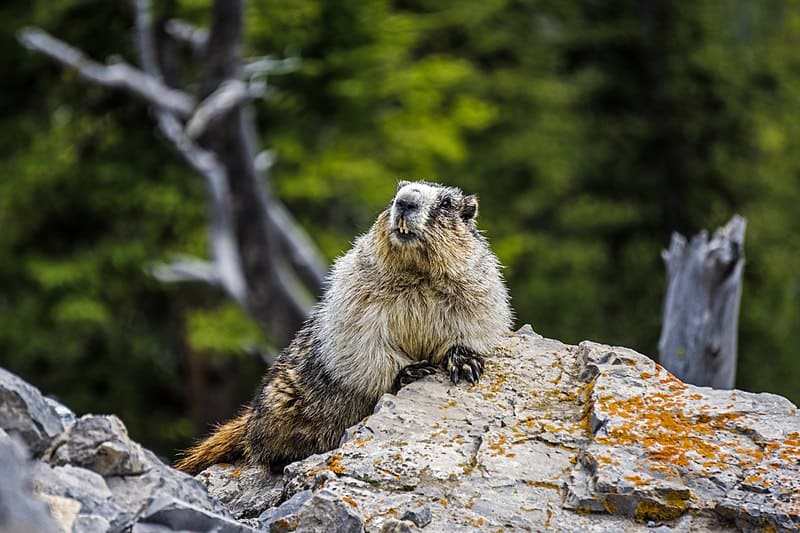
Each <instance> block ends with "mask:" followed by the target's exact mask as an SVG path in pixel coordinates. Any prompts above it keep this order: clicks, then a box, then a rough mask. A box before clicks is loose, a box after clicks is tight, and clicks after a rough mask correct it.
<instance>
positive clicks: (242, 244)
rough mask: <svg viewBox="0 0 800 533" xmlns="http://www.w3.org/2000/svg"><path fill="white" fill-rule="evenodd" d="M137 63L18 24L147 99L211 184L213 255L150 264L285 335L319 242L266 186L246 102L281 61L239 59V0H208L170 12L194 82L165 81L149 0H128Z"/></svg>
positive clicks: (29, 42)
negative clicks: (202, 25) (204, 17)
mask: <svg viewBox="0 0 800 533" xmlns="http://www.w3.org/2000/svg"><path fill="white" fill-rule="evenodd" d="M132 4H133V7H134V10H135V20H136V24H135V37H136V42H137V45H138V52H139V63H140V65H141V69H139V68H136V67H133V66H131V65H129V64H126V63H122V62H119V61H115V62H113V63H107V64H101V63H98V62H95V61H93V60H91V59H90V58H87V57H86V56H85V55H84V54H83V53H82V52H81V51H80V50H77V49H75V48H73V47H71V46H70V45H68V44H67V43H64V42H62V41H60V40H58V39H56V38H55V37H52V36H50V35H48V34H47V33H45V32H44V31H42V30H40V29H38V28H25V29H23V30H22V31H21V32H20V34H19V39H20V41H21V42H22V44H23V45H24V46H25V47H27V48H28V49H30V50H32V51H35V52H39V53H42V54H44V55H46V56H48V57H50V58H51V59H53V60H55V61H57V62H59V63H61V64H62V65H64V66H67V67H69V68H72V69H75V70H76V71H77V72H78V74H80V75H81V76H82V77H83V78H84V79H86V80H87V81H89V82H92V83H97V84H100V85H104V86H107V87H112V88H116V89H122V90H124V91H127V92H129V93H130V94H132V95H134V96H136V97H138V98H140V99H142V100H144V101H145V102H146V103H148V104H149V105H150V106H151V108H152V110H153V112H154V115H155V119H156V121H157V123H158V127H159V130H160V131H161V133H162V135H163V136H164V137H165V138H166V139H167V140H168V141H169V142H170V143H171V144H172V146H173V147H174V148H175V150H176V152H177V153H178V154H179V155H180V156H181V157H182V158H183V159H184V161H185V162H186V163H187V164H188V165H189V166H190V167H191V168H192V169H193V170H194V171H195V172H197V173H198V174H199V175H200V176H202V177H203V179H204V181H205V184H206V190H207V192H208V206H209V234H210V238H209V241H210V248H211V260H210V261H203V260H198V259H191V258H189V259H181V260H179V261H176V262H174V263H172V264H170V265H163V266H161V267H159V268H156V269H154V273H155V274H156V276H157V277H158V278H160V279H162V280H165V281H200V282H204V283H208V284H212V285H216V286H218V287H220V288H221V289H222V290H223V291H225V293H226V294H227V295H228V296H230V297H231V298H233V299H234V300H236V301H237V302H238V303H239V304H240V305H242V307H244V308H245V309H246V310H247V311H248V312H249V313H250V314H251V315H252V316H253V317H254V318H256V319H257V320H258V321H259V322H260V323H261V324H262V325H263V326H264V328H265V329H266V331H267V332H268V333H269V335H270V337H271V338H272V340H273V341H274V342H275V343H276V344H278V345H283V344H285V343H286V342H288V340H289V339H290V338H291V336H292V335H293V333H294V332H295V331H296V330H297V329H298V328H299V327H300V325H301V323H302V321H303V319H304V318H305V316H306V314H307V312H308V310H309V308H310V305H311V302H312V301H313V299H314V297H316V296H318V295H319V293H320V292H321V288H322V284H323V280H324V275H325V266H324V261H323V260H322V258H321V254H320V253H319V252H318V250H317V248H316V246H314V244H313V243H312V242H311V240H310V239H309V238H308V237H307V236H306V234H305V232H304V231H303V230H302V228H300V226H299V225H298V224H297V223H296V222H295V221H294V219H293V218H292V216H291V215H290V214H289V212H288V211H287V210H286V208H285V207H284V206H283V205H282V204H281V203H280V201H279V200H278V199H277V198H276V197H275V196H274V194H272V191H271V189H270V187H269V183H268V180H267V176H266V170H267V168H268V165H267V164H264V161H266V160H269V159H270V158H269V157H264V153H262V154H260V155H259V154H257V150H256V145H257V142H258V135H257V133H256V126H255V121H254V120H253V117H252V113H251V110H250V108H249V105H248V104H249V102H250V101H251V100H252V99H254V98H258V97H263V96H265V95H268V91H267V87H266V84H265V83H264V81H263V80H264V79H265V77H266V75H267V74H273V73H281V72H285V71H286V61H283V62H281V61H275V60H272V59H269V58H260V59H259V60H257V61H253V62H251V63H249V64H243V62H242V57H241V45H242V37H243V36H242V32H243V13H244V7H243V5H242V4H243V2H242V0H214V2H213V6H212V13H211V24H210V28H209V29H208V30H207V31H206V30H197V29H194V28H192V27H191V26H190V25H189V24H186V23H184V22H181V21H174V20H173V21H169V22H168V23H167V24H166V26H165V32H163V34H164V35H169V36H171V38H173V39H176V40H181V41H185V42H187V43H188V44H189V45H190V46H191V48H192V49H193V51H194V52H195V53H194V58H195V61H197V62H198V67H199V68H197V71H198V72H200V80H198V81H199V83H198V84H196V85H197V86H198V87H199V90H198V91H197V93H195V94H193V93H192V92H191V91H190V90H187V89H182V88H177V87H170V86H169V85H168V84H167V83H166V82H165V80H164V76H163V75H162V73H161V65H162V63H163V61H162V60H161V58H159V56H158V53H159V50H161V49H162V48H163V47H159V46H158V45H157V43H156V37H155V32H154V28H153V24H152V20H151V15H150V7H151V6H150V0H133V1H132Z"/></svg>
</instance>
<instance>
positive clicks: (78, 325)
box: [0, 0, 800, 456]
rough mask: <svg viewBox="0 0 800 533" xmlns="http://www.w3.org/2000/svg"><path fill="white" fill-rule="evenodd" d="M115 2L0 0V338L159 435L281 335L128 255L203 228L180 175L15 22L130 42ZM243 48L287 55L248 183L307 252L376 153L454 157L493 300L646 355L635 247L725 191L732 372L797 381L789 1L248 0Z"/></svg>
mask: <svg viewBox="0 0 800 533" xmlns="http://www.w3.org/2000/svg"><path fill="white" fill-rule="evenodd" d="M210 4H211V2H210V0H163V1H158V2H155V4H154V7H155V9H156V12H155V18H156V22H157V27H158V28H162V27H163V26H164V24H165V22H166V21H168V20H170V19H173V18H180V19H182V20H185V21H188V22H190V23H192V24H194V25H196V26H198V27H203V26H205V25H206V24H207V23H208V17H209V11H210ZM133 24H134V23H133V12H132V9H131V7H130V5H129V2H127V1H124V0H120V1H116V0H113V1H112V0H47V1H45V0H25V1H22V0H6V1H4V2H3V3H2V6H0V69H1V70H2V72H3V76H2V78H1V79H0V91H1V93H0V94H2V98H0V121H2V126H1V127H0V227H2V231H0V289H1V291H0V366H3V367H6V368H8V369H9V370H11V371H12V372H15V373H18V374H20V375H21V376H22V377H23V378H25V379H26V380H28V381H30V382H31V383H33V384H35V385H36V386H38V387H40V388H41V389H42V390H43V392H45V393H46V394H51V395H53V396H56V397H57V398H58V399H59V400H61V401H62V402H64V403H66V404H67V405H69V406H70V407H72V408H73V409H75V410H76V412H78V413H86V412H94V413H115V414H117V415H118V416H120V417H121V418H122V419H123V421H124V422H125V423H126V425H127V426H128V428H129V430H130V432H131V434H132V437H133V438H135V439H136V440H139V441H141V442H142V443H143V444H145V445H146V446H148V447H151V448H153V449H155V450H157V451H158V452H160V453H162V454H164V455H166V456H171V455H172V454H173V452H174V450H176V449H178V448H181V447H184V446H186V445H187V444H188V443H189V442H190V441H191V440H192V439H194V438H195V437H196V436H198V435H199V434H200V433H203V432H205V431H207V429H208V424H209V423H212V422H216V421H219V420H221V419H223V418H228V417H230V416H231V415H232V414H233V413H234V411H235V410H236V409H237V406H238V405H240V404H241V403H242V402H245V401H247V400H249V398H250V396H251V394H252V392H253V390H254V388H255V386H256V384H257V383H258V381H259V380H260V378H261V376H262V374H263V372H264V368H265V360H267V359H269V357H271V356H274V355H275V354H277V353H278V351H279V350H280V349H281V348H282V346H281V342H278V341H276V339H274V338H271V337H270V335H268V334H267V333H265V332H264V330H263V329H262V328H261V327H260V326H259V325H258V324H257V323H256V322H255V321H254V320H253V319H251V318H249V317H248V315H247V314H246V313H245V312H243V311H242V310H241V309H240V308H239V307H238V306H237V305H236V304H235V303H233V302H232V301H231V300H229V299H228V298H227V297H226V296H225V295H224V294H223V293H222V291H219V290H217V289H213V288H211V287H209V286H206V285H203V284H199V283H195V284H186V283H183V284H165V283H163V282H161V281H158V280H157V279H155V277H154V276H153V270H154V268H156V266H157V265H159V264H163V263H165V262H169V261H171V260H173V259H175V258H176V257H179V256H182V255H187V254H188V255H193V256H198V257H207V256H208V254H209V250H208V223H207V216H206V215H207V201H206V194H205V192H204V185H203V182H202V180H201V179H200V178H199V177H198V176H197V175H196V174H194V173H193V172H192V170H191V169H190V168H189V167H188V166H186V165H185V164H184V163H183V162H182V161H181V160H180V158H179V157H178V156H177V155H176V154H175V153H174V151H173V150H172V149H171V148H170V146H169V144H168V143H166V142H165V141H164V139H163V138H162V137H161V136H160V135H159V133H158V132H157V130H156V127H155V125H154V124H155V123H154V121H153V119H152V116H151V114H150V111H149V109H148V106H147V105H146V104H144V103H142V102H141V101H137V100H135V99H133V98H131V97H130V96H129V95H128V94H125V93H123V92H120V91H113V90H110V89H108V88H104V87H100V86H97V85H92V84H90V83H87V82H85V81H83V80H81V79H80V78H79V77H78V76H77V75H76V74H75V72H73V71H71V70H68V69H65V68H63V67H61V66H59V65H57V64H55V63H54V62H52V61H50V60H48V59H46V58H44V57H42V56H40V55H35V54H31V53H30V52H28V51H27V50H25V49H24V48H23V47H22V46H21V45H20V43H19V42H18V40H17V32H18V31H19V30H20V29H21V28H22V27H24V26H31V25H33V26H39V27H41V28H43V29H45V30H46V31H48V32H49V33H51V34H52V35H54V36H56V37H58V38H59V39H62V40H64V41H66V42H68V43H70V44H72V45H73V46H75V47H77V48H79V49H81V50H83V51H84V52H85V53H86V54H87V55H88V56H90V57H91V58H93V59H95V60H97V61H100V62H105V61H106V60H107V58H108V57H109V56H114V55H120V56H121V57H122V58H124V59H125V60H126V61H128V62H132V63H135V59H136V52H135V45H134V40H133V33H132V27H133ZM159 37H160V38H162V39H163V42H164V43H167V45H168V44H169V40H168V39H167V37H166V36H165V35H164V33H163V31H161V32H160V33H159ZM165 46H166V45H165ZM268 54H271V55H274V56H275V58H278V59H280V58H291V57H297V58H299V59H300V62H299V64H298V65H297V67H296V68H295V69H293V70H292V71H291V72H287V73H284V74H279V75H278V74H276V75H271V76H269V77H268V80H267V81H268V84H269V87H270V91H269V93H268V96H267V97H266V98H263V99H258V100H255V101H254V102H252V104H251V107H252V109H253V111H254V112H255V116H256V121H257V124H258V128H259V132H260V134H261V138H260V139H259V142H260V143H261V146H260V147H259V149H269V150H270V154H271V155H272V157H274V164H273V166H272V167H271V169H270V172H269V181H270V187H271V189H272V190H273V191H274V193H275V195H276V196H277V197H279V198H280V199H281V201H282V202H283V203H284V204H285V205H286V207H287V208H288V210H289V211H290V212H291V213H292V214H293V215H294V217H296V218H297V220H298V221H299V222H300V223H301V224H302V226H303V227H304V228H305V230H306V231H307V232H308V234H309V235H310V236H311V238H312V240H313V241H314V243H315V244H316V246H317V247H319V249H320V251H321V252H322V254H323V255H324V257H325V258H326V259H327V260H328V261H331V260H333V259H334V258H335V257H337V256H338V255H339V254H341V253H342V252H343V251H345V250H346V249H347V248H348V247H349V244H350V242H352V240H353V239H354V237H355V236H356V235H357V234H359V233H362V232H364V231H366V230H367V229H368V227H369V226H370V224H371V223H372V221H373V219H374V218H375V216H376V215H377V213H378V212H379V211H380V210H381V209H383V207H385V205H386V204H387V202H388V201H389V200H390V198H391V196H392V195H393V193H394V190H395V184H396V182H397V180H399V179H427V180H430V181H438V182H442V183H446V184H448V185H455V186H458V187H460V188H462V189H463V190H465V191H466V192H469V193H475V194H477V195H478V196H479V198H480V202H481V203H480V215H479V219H478V225H479V227H480V228H481V229H482V230H483V231H484V232H485V235H486V236H487V238H488V239H489V241H490V243H491V244H492V247H493V249H494V250H495V252H496V253H497V255H498V256H499V258H500V260H501V261H502V263H503V264H504V265H505V267H506V268H505V271H504V274H505V276H506V279H507V281H508V285H509V287H510V291H511V295H512V298H513V307H514V308H515V310H516V313H517V325H518V326H519V325H522V324H524V323H528V322H529V323H531V324H532V325H533V328H534V329H535V330H536V331H537V332H538V333H541V334H543V335H545V336H547V337H554V338H558V339H560V340H563V341H565V342H569V343H576V342H579V341H581V340H583V339H592V340H596V341H599V342H603V343H609V344H617V345H624V346H629V347H632V348H635V349H637V350H639V351H641V352H643V353H646V354H649V355H651V356H653V357H656V355H657V349H656V343H657V341H658V336H659V332H660V326H661V307H662V298H663V295H664V288H665V273H664V265H663V262H662V260H661V257H660V253H661V250H662V249H664V248H665V247H667V246H668V244H669V238H670V235H671V233H672V232H673V231H679V232H681V233H684V234H689V235H693V234H695V233H697V232H698V231H700V230H702V229H709V230H713V229H714V228H716V227H718V226H720V225H722V224H724V223H725V222H726V221H727V220H728V219H730V217H731V216H732V215H733V214H734V213H739V214H741V215H743V216H744V217H746V218H747V220H748V226H747V237H746V241H745V255H746V266H745V272H744V283H743V295H742V303H741V316H740V327H739V369H738V375H737V381H736V383H737V387H739V388H743V389H746V390H750V391H756V392H761V391H770V392H775V393H779V394H782V395H785V396H787V397H789V398H790V399H791V400H793V401H794V402H795V403H797V402H800V386H799V385H798V384H800V356H798V354H797V350H798V346H800V232H798V228H800V120H798V117H800V9H798V7H797V6H796V5H795V4H794V3H792V2H788V1H781V0H767V1H762V2H751V1H745V0H711V1H706V2H679V1H677V0H641V1H615V0H581V1H579V2H564V1H560V0H559V1H557V0H518V1H513V0H485V1H482V2H474V1H469V0H448V1H443V0H408V1H400V0H398V1H394V2H391V1H388V0H368V1H357V2H356V1H340V0H329V1H321V0H253V1H250V2H248V3H247V4H246V15H245V44H244V50H243V56H244V57H245V58H247V57H256V56H264V55H268ZM173 55H174V57H173V59H174V61H171V62H168V64H164V65H162V67H163V68H164V70H165V71H167V72H168V73H171V75H172V76H175V77H179V78H181V79H183V80H184V81H185V82H187V83H191V80H192V79H193V78H194V77H196V73H195V72H192V70H191V68H190V67H189V66H188V65H190V64H191V63H190V61H188V60H187V57H189V56H191V51H187V50H185V49H181V48H180V47H177V46H175V47H174V54H173ZM167 57H170V56H169V54H167ZM313 297H314V295H312V294H309V295H308V299H309V300H312V299H313Z"/></svg>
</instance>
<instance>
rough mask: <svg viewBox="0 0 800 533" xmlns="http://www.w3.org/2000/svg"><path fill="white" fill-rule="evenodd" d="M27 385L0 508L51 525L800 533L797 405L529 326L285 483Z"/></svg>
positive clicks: (423, 385) (299, 465) (3, 419)
mask: <svg viewBox="0 0 800 533" xmlns="http://www.w3.org/2000/svg"><path fill="white" fill-rule="evenodd" d="M27 387H29V386H27ZM27 387H23V386H21V385H20V382H19V380H18V378H15V377H14V376H11V375H10V374H7V373H5V374H0V397H2V398H14V402H13V404H9V405H11V407H8V406H5V404H3V405H4V406H3V407H2V408H0V427H3V428H5V429H6V430H7V431H8V433H9V435H12V436H14V435H17V436H18V437H19V438H20V439H21V440H22V441H24V442H25V443H26V444H27V446H28V447H29V448H30V449H31V450H33V454H34V457H35V459H34V460H32V461H29V462H27V463H26V460H25V459H24V458H23V457H21V456H19V457H17V458H16V459H15V460H13V461H12V463H10V464H11V465H12V466H10V467H9V466H6V462H3V461H0V471H3V472H4V471H5V470H3V469H4V468H5V469H6V470H8V469H9V468H10V469H11V470H14V471H15V472H16V473H17V476H16V477H15V479H18V480H19V484H18V485H14V486H15V487H16V486H19V487H21V489H20V490H17V491H15V492H14V493H15V494H22V495H23V496H22V498H21V499H20V498H17V499H16V500H13V499H10V498H11V496H9V491H2V490H0V511H1V510H2V509H4V508H9V507H10V508H15V509H21V507H20V506H22V505H28V504H29V505H30V506H31V510H28V511H26V512H25V513H24V514H22V515H21V514H20V513H17V515H18V516H39V517H40V518H41V520H42V521H41V524H42V525H41V526H40V527H37V530H41V531H48V529H47V528H48V527H49V528H50V529H49V530H52V529H53V528H54V527H58V528H59V529H61V530H62V531H69V530H73V531H106V530H132V531H138V532H150V531H174V530H192V531H209V530H216V531H252V530H261V531H276V532H277V531H334V530H335V531H354V532H357V531H364V530H366V531H387V532H394V531H397V532H400V531H414V530H418V529H424V530H427V531H458V530H475V529H476V528H478V529H481V530H496V529H501V528H513V529H519V530H535V531H541V530H567V531H574V530H582V531H609V530H619V531H622V530H624V531H705V530H734V531H735V530H737V529H741V530H745V531H758V530H775V531H791V530H796V529H798V528H799V527H800V415H799V414H798V411H797V408H796V407H795V406H794V405H792V404H791V403H790V402H788V401H787V400H786V399H784V398H780V397H778V396H774V395H770V394H751V393H745V392H741V391H719V390H712V389H707V388H699V387H692V386H688V385H685V384H683V383H681V382H680V381H678V380H676V379H675V378H674V377H672V376H671V375H670V374H669V373H668V372H666V371H665V370H663V369H662V368H661V367H660V366H658V365H657V364H655V363H653V362H652V361H651V360H650V359H648V358H646V357H644V356H642V355H640V354H637V353H636V352H633V351H631V350H628V349H625V348H616V347H611V346H604V345H599V344H595V343H590V342H584V343H582V344H581V345H580V346H569V345H565V344H562V343H560V342H558V341H554V340H549V339H543V338H542V337H540V336H538V335H536V334H535V333H534V332H533V331H532V330H531V329H530V327H526V328H523V329H522V330H520V331H519V332H517V333H516V334H514V335H512V336H510V337H509V338H508V340H507V341H506V342H505V343H504V345H503V346H502V347H501V348H500V349H499V350H498V352H497V353H496V354H494V355H493V356H492V357H491V358H490V359H488V360H487V368H486V372H485V374H484V377H483V379H482V380H481V382H480V383H479V384H477V385H474V386H471V387H467V386H465V385H463V384H462V385H459V386H453V385H451V384H450V383H449V382H448V381H447V379H446V377H445V376H444V374H443V373H442V375H436V376H432V377H429V378H426V379H425V380H422V381H420V382H417V383H414V384H411V385H409V386H407V387H405V388H404V389H403V390H401V391H400V393H399V394H398V395H396V396H395V395H385V396H384V397H383V398H382V399H381V401H380V402H379V404H378V406H377V407H376V412H375V413H374V414H373V415H372V416H370V417H368V418H366V419H365V420H363V421H362V422H361V423H360V424H358V425H356V426H355V427H353V428H351V429H350V430H349V431H348V433H347V435H346V436H345V437H344V439H343V443H342V445H341V446H340V447H339V448H337V449H336V450H333V451H331V452H328V453H325V454H320V455H314V456H311V457H309V458H307V459H305V460H303V461H299V462H296V463H293V464H291V465H289V466H287V467H286V468H285V470H284V475H283V476H270V475H269V473H268V472H267V471H264V470H262V469H260V468H244V467H241V466H236V465H217V466H215V467H212V468H210V469H208V470H206V471H205V472H202V473H201V474H200V475H198V476H197V477H196V479H193V478H189V477H187V476H184V475H183V474H180V473H178V472H176V471H174V470H173V469H171V468H170V467H168V466H166V465H164V464H163V463H161V462H160V461H159V460H158V459H157V458H156V457H155V456H154V455H153V454H152V453H151V452H149V451H147V450H145V449H143V448H141V447H140V446H139V445H137V444H136V443H134V442H132V441H131V440H130V439H129V438H128V435H127V433H126V431H125V428H124V426H123V425H122V423H121V422H120V421H119V420H118V419H116V418H115V417H113V416H96V415H87V416H84V417H81V418H78V419H77V420H72V419H71V418H70V416H69V413H68V411H66V412H65V411H64V408H63V406H55V405H54V404H53V403H52V402H47V401H46V400H44V399H42V398H41V396H40V395H39V394H38V392H37V391H35V389H32V388H27ZM48 406H49V407H50V408H51V410H52V411H51V410H48V409H47V407H48ZM53 417H55V418H53ZM73 418H74V417H73ZM54 420H56V421H58V423H60V424H61V426H60V429H59V426H57V425H54V424H55V423H56V422H54ZM8 421H11V422H10V423H9V422H8ZM48 428H49V429H48ZM5 440H6V441H10V440H11V439H10V438H8V437H6V439H5ZM3 445H4V440H3V438H0V447H2V446H3ZM9 445H10V446H13V445H11V444H10V443H9ZM15 457H16V456H15ZM0 458H3V454H1V453H0ZM14 461H15V462H14ZM13 465H16V466H13ZM26 480H27V481H26ZM31 480H32V481H31ZM25 487H28V488H27V489H24V488H25ZM23 489H24V490H23ZM25 490H27V492H25ZM207 491H208V492H207ZM26 494H27V496H25V495H26ZM33 494H35V495H36V496H33ZM37 499H38V501H37ZM41 502H44V504H46V506H45V505H42V503H41ZM37 506H38V507H37ZM37 509H38V513H39V514H38V515H37V514H36V512H35V511H36V510H37ZM47 509H49V513H48V512H47ZM4 516H7V515H6V514H4V513H2V512H0V520H2V517H4ZM12 518H13V517H12ZM54 523H57V524H58V526H54V525H53V524H54ZM0 530H5V529H4V524H2V523H0ZM11 530H12V531H13V529H11ZM20 530H24V529H20Z"/></svg>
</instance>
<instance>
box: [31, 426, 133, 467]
mask: <svg viewBox="0 0 800 533" xmlns="http://www.w3.org/2000/svg"><path fill="white" fill-rule="evenodd" d="M47 460H48V461H49V462H50V463H52V464H55V465H65V464H71V465H76V466H82V467H84V468H88V469H89V470H92V471H93V472H97V473H98V474H100V475H102V476H129V475H136V474H142V473H144V471H145V462H146V461H145V459H144V452H143V451H142V448H141V446H139V445H138V444H137V443H135V442H133V441H131V439H130V437H128V431H127V430H126V429H125V426H124V425H123V423H122V421H121V420H120V419H119V418H117V417H116V416H113V415H106V416H98V415H85V416H82V417H80V418H79V419H78V420H76V421H75V422H74V423H73V424H72V425H71V426H70V427H69V429H68V430H67V431H66V432H64V434H63V435H61V436H60V437H59V438H58V439H57V440H56V442H55V443H54V444H53V449H52V450H51V451H50V452H49V457H47Z"/></svg>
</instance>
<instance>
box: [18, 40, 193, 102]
mask: <svg viewBox="0 0 800 533" xmlns="http://www.w3.org/2000/svg"><path fill="white" fill-rule="evenodd" d="M18 37H19V40H20V42H21V43H22V44H23V45H24V46H25V47H26V48H27V49H28V50H31V51H33V52H38V53H40V54H43V55H45V56H47V57H49V58H51V59H53V60H55V61H56V62H58V63H61V64H62V65H64V66H67V67H71V68H72V69H74V70H75V71H76V72H77V73H78V74H79V75H80V76H82V77H83V78H85V79H86V80H88V81H91V82H94V83H97V84H99V85H103V86H106V87H111V88H115V89H123V90H125V91H128V92H129V93H131V94H134V95H136V96H137V97H139V98H141V99H143V100H145V101H146V102H148V103H149V104H152V105H154V106H156V107H158V108H160V109H164V110H167V111H170V112H172V113H176V114H178V115H180V116H189V115H190V114H191V113H192V111H193V110H194V108H195V105H196V102H195V98H194V97H193V96H192V95H190V94H188V93H185V92H183V91H180V90H177V89H173V88H171V87H168V86H167V85H165V84H164V82H162V81H161V80H160V79H156V78H154V77H153V76H150V75H148V74H146V73H144V72H142V71H141V70H139V69H137V68H134V67H132V66H130V65H128V64H126V63H121V62H119V63H113V64H110V65H103V64H101V63H98V62H96V61H93V60H91V59H89V58H88V57H86V55H84V53H83V52H81V51H80V50H78V49H76V48H74V47H72V46H70V45H68V44H67V43H65V42H63V41H61V40H59V39H56V38H55V37H53V36H52V35H50V34H48V33H47V32H45V31H44V30H41V29H39V28H23V29H22V30H20V32H19V35H18Z"/></svg>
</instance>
